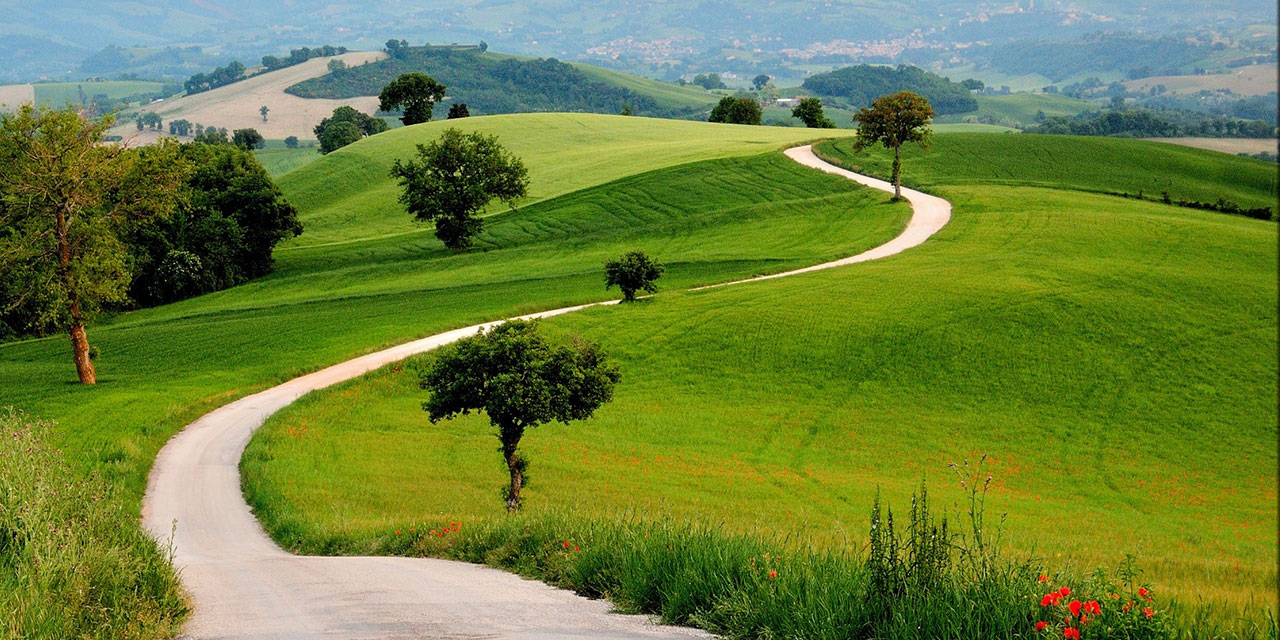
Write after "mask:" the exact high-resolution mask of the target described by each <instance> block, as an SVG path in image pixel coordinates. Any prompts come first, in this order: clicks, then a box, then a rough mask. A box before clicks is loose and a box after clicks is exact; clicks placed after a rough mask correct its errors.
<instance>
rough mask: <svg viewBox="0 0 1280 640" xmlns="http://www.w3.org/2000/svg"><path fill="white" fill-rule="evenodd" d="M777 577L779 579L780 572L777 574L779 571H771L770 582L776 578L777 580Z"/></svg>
mask: <svg viewBox="0 0 1280 640" xmlns="http://www.w3.org/2000/svg"><path fill="white" fill-rule="evenodd" d="M777 577H778V572H777V571H770V572H769V579H770V580H772V579H774V578H777Z"/></svg>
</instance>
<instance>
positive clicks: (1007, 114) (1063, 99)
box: [938, 93, 1090, 127]
mask: <svg viewBox="0 0 1280 640" xmlns="http://www.w3.org/2000/svg"><path fill="white" fill-rule="evenodd" d="M974 97H975V98H976V99H977V100H978V111H977V112H976V113H963V114H955V115H949V116H942V117H939V118H938V122H939V123H944V124H945V123H959V122H967V121H970V120H973V119H975V118H978V117H981V116H989V117H992V118H995V119H996V120H997V121H999V122H1001V123H1004V124H1011V125H1018V126H1026V127H1029V126H1032V125H1034V124H1036V114H1037V113H1039V112H1044V114H1045V115H1046V116H1074V115H1076V114H1078V113H1080V112H1081V111H1085V110H1087V109H1089V108H1090V104H1089V103H1088V102H1086V101H1084V100H1077V99H1075V98H1068V97H1067V96H1062V95H1050V94H1044V93H1015V94H1012V95H1007V96H1001V95H994V96H988V95H977V96H974Z"/></svg>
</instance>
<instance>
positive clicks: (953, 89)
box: [803, 64, 978, 114]
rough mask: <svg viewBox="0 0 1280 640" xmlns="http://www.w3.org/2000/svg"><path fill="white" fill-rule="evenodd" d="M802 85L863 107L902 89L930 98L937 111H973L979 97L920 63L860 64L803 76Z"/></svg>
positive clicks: (824, 94)
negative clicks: (917, 65) (922, 66)
mask: <svg viewBox="0 0 1280 640" xmlns="http://www.w3.org/2000/svg"><path fill="white" fill-rule="evenodd" d="M803 87H804V88H805V89H808V90H809V91H812V92H814V93H817V94H819V95H823V96H830V97H833V98H839V99H841V100H844V101H846V102H847V104H848V105H849V106H851V107H855V108H857V107H866V106H868V105H870V104H872V102H874V101H875V100H876V99H877V98H880V97H882V96H885V95H888V94H891V93H895V92H902V91H910V92H912V93H917V94H920V95H922V96H924V97H925V98H927V99H928V100H929V103H930V104H932V105H933V108H934V109H936V110H937V112H938V113H939V114H949V113H964V112H966V111H975V110H977V108H978V101H977V100H975V99H974V97H973V95H971V94H970V93H969V90H968V89H966V88H965V87H964V86H963V85H961V84H958V83H955V82H952V81H950V80H948V79H946V78H943V77H941V76H938V75H935V74H932V73H929V72H928V71H925V70H924V69H921V68H919V67H911V66H906V65H899V66H898V67H896V68H894V67H884V66H873V65H867V64H860V65H856V66H853V67H845V68H843V69H836V70H835V71H829V72H827V73H818V74H814V75H812V76H809V77H808V78H805V81H804V84H803Z"/></svg>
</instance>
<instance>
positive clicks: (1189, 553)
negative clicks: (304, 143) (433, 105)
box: [243, 135, 1277, 616]
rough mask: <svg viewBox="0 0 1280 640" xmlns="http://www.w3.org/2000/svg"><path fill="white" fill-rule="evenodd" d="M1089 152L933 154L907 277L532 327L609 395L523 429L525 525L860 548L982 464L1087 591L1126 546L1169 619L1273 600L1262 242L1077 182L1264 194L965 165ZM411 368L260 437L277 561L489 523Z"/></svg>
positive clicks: (1020, 545) (755, 290) (995, 144)
mask: <svg viewBox="0 0 1280 640" xmlns="http://www.w3.org/2000/svg"><path fill="white" fill-rule="evenodd" d="M1081 142H1082V141H1079V140H1076V139H1072V138H1051V137H1046V138H1040V137H1031V136H1026V137H1024V136H1005V135H996V136H991V135H986V136H981V135H955V136H939V138H938V144H937V146H936V147H935V150H934V151H933V152H932V154H931V155H930V159H931V163H932V164H928V165H926V163H925V162H923V161H922V160H920V159H918V158H915V159H913V163H911V164H908V165H907V166H908V172H909V173H908V175H909V176H920V179H921V181H922V182H925V183H927V184H929V185H931V188H932V190H934V191H936V192H938V193H940V194H941V195H943V196H944V197H947V198H948V199H950V200H952V201H953V202H954V203H955V205H956V209H955V217H954V219H953V222H952V223H951V224H950V225H949V226H948V227H947V228H946V229H944V230H943V231H942V232H941V233H940V234H939V235H938V236H936V237H935V238H934V239H932V240H930V241H929V243H927V244H926V245H924V246H922V247H919V248H917V249H913V250H912V251H910V252H908V253H906V254H903V255H902V256H898V257H895V258H891V259H888V260H884V261H882V262H877V263H871V264H866V265H859V266H855V267H850V268H845V269H839V270H833V271H828V272H821V273H815V274H810V275H807V276H803V277H800V278H791V279H787V280H778V281H771V282H767V283H760V284H753V285H747V286H741V287H735V288H730V289H722V290H712V291H707V292H699V293H680V292H676V291H674V290H675V289H677V287H675V286H670V287H669V288H670V289H672V290H673V291H671V292H668V293H664V294H661V295H659V296H658V298H657V299H656V300H654V301H652V302H648V303H642V304H637V305H633V306H628V307H621V308H605V309H599V310H590V311H587V312H583V313H580V314H574V315H570V316H564V317H561V318H557V319H554V320H552V321H548V322H547V323H546V325H547V326H548V328H549V329H551V330H552V331H553V332H555V333H556V334H560V335H567V334H569V333H575V334H582V335H585V336H587V337H589V338H591V339H594V340H598V341H600V342H602V343H603V344H604V345H605V346H606V347H607V348H608V350H609V351H610V352H612V353H613V354H614V355H615V356H616V357H617V358H618V360H619V361H620V363H621V364H622V368H623V372H624V376H625V378H624V382H623V384H622V385H621V386H619V388H618V392H617V396H616V399H615V401H614V402H613V403H612V404H611V405H609V406H607V407H606V408H605V409H604V410H602V411H601V412H599V414H598V415H597V417H596V418H595V419H593V420H591V421H589V422H587V423H585V424H583V425H577V426H573V427H568V428H566V427H562V426H548V427H543V428H540V429H538V430H536V431H534V432H532V433H531V434H530V435H528V436H527V437H526V439H525V442H524V444H523V446H524V447H525V451H526V453H527V455H528V457H529V458H530V459H531V460H532V464H533V476H534V478H535V479H534V483H533V485H532V487H531V488H530V489H529V493H528V497H529V502H528V505H527V507H528V508H529V509H530V510H532V511H534V512H535V513H548V514H558V513H565V512H566V511H570V510H571V511H572V513H574V514H575V515H576V516H581V517H604V518H616V517H620V516H622V517H627V518H636V519H640V520H644V519H662V518H672V519H674V520H676V521H686V520H691V521H696V522H702V523H706V524H709V525H711V526H713V527H723V528H724V529H725V530H727V531H737V532H748V533H755V534H759V535H763V536H766V537H774V536H791V539H792V541H793V542H794V541H796V540H802V541H805V542H806V543H811V544H813V545H814V546H817V547H819V548H824V547H825V548H847V547H854V548H858V547H860V545H862V544H863V541H864V540H865V533H864V529H865V521H866V510H867V508H868V505H869V504H870V502H871V498H872V496H873V495H874V493H875V492H876V490H877V488H879V489H881V490H883V491H884V492H885V493H886V496H887V497H888V498H890V499H891V500H892V501H894V502H895V503H897V504H902V502H903V500H904V499H905V497H906V496H907V495H908V493H909V491H910V490H911V489H912V488H913V486H914V485H915V484H916V483H918V482H919V480H920V478H921V477H922V476H927V477H928V478H929V479H930V481H931V485H932V488H933V490H934V491H935V492H936V495H938V496H939V497H940V499H941V500H944V501H946V503H947V504H948V505H954V504H955V503H956V501H957V500H958V499H959V492H958V490H957V489H956V487H955V486H954V483H952V482H951V478H950V474H949V472H948V470H947V468H946V464H947V463H948V462H950V461H957V462H958V461H960V460H962V459H966V458H967V459H975V458H977V457H978V456H980V455H982V454H983V453H987V454H990V455H991V456H992V458H993V463H992V472H993V474H994V476H995V483H996V484H995V490H994V493H993V496H992V499H991V503H990V504H989V508H990V509H992V510H995V511H998V512H1000V513H1007V514H1008V520H1007V522H1006V524H1005V534H1006V536H1007V538H1006V539H1007V542H1008V543H1009V544H1010V545H1011V546H1012V547H1013V548H1014V549H1016V550H1018V551H1019V552H1021V553H1033V554H1036V555H1038V556H1040V557H1042V558H1044V559H1045V560H1046V562H1047V563H1048V564H1049V565H1050V566H1052V567H1062V566H1068V565H1070V566H1073V567H1075V568H1077V569H1081V570H1084V571H1088V570H1089V569H1091V568H1092V567H1094V566H1098V565H1107V566H1115V565H1116V564H1117V563H1118V562H1119V561H1120V560H1122V559H1123V557H1124V555H1125V554H1127V553H1136V554H1137V555H1138V556H1139V558H1140V561H1141V563H1142V566H1143V567H1144V568H1145V570H1146V572H1147V573H1146V574H1145V576H1144V577H1145V579H1148V580H1151V581H1153V582H1155V583H1156V584H1157V585H1159V586H1160V587H1161V589H1163V590H1165V592H1166V593H1174V594H1176V595H1177V596H1178V597H1179V598H1180V599H1182V600H1183V601H1190V602H1196V601H1199V600H1203V601H1205V602H1209V603H1214V604H1217V605H1220V606H1222V607H1224V609H1222V610H1223V611H1226V612H1228V613H1227V614H1225V615H1228V616H1229V615H1230V613H1229V612H1230V611H1231V610H1232V608H1233V607H1242V606H1246V605H1248V604H1250V603H1252V604H1253V605H1267V604H1269V603H1271V602H1272V601H1273V600H1274V596H1275V585H1276V572H1275V561H1276V556H1275V547H1276V536H1275V528H1276V512H1275V510H1274V508H1273V506H1274V504H1275V468H1276V462H1277V461H1276V454H1275V450H1274V446H1273V445H1274V442H1275V438H1276V426H1275V425H1276V410H1275V405H1274V397H1275V394H1276V383H1275V379H1276V373H1277V364H1276V357H1275V352H1276V334H1275V327H1276V301H1277V291H1276V282H1275V278H1274V265H1275V261H1276V258H1277V254H1276V242H1275V233H1276V228H1275V225H1274V223H1269V222H1260V221H1255V220H1249V219H1245V218H1241V217H1235V216H1227V215H1221V214H1214V213H1205V212H1198V211H1191V210H1186V209H1181V208H1177V207H1170V206H1166V205H1161V204H1156V203H1147V202H1138V201H1134V200H1126V199H1122V198H1116V197H1110V196H1105V195H1099V194H1094V193H1088V192H1087V191H1092V190H1095V189H1098V188H1099V187H1098V185H1095V184H1093V182H1092V180H1093V179H1100V178H1101V177H1103V176H1104V174H1106V177H1107V179H1108V180H1109V182H1106V183H1105V184H1104V185H1103V187H1106V188H1116V189H1121V190H1123V189H1129V190H1136V189H1135V186H1136V185H1140V184H1145V183H1146V181H1148V180H1152V179H1155V178H1156V177H1158V176H1164V175H1169V174H1168V172H1169V171H1170V170H1171V168H1175V169H1177V170H1185V171H1189V172H1192V173H1199V174H1201V175H1200V177H1199V178H1197V179H1196V180H1194V181H1193V180H1190V179H1189V180H1187V181H1185V184H1186V185H1188V188H1190V189H1192V190H1193V191H1196V192H1200V191H1215V192H1216V191H1233V192H1235V193H1236V194H1237V196H1238V197H1242V196H1245V195H1250V194H1251V197H1254V198H1257V199H1263V198H1265V194H1266V193H1269V192H1270V193H1274V189H1275V183H1274V174H1272V182H1271V183H1270V184H1269V185H1267V184H1265V181H1264V183H1262V184H1258V185H1255V186H1254V187H1253V188H1252V190H1250V189H1249V186H1248V185H1250V184H1252V183H1250V182H1249V181H1248V180H1239V178H1240V176H1241V175H1242V174H1244V175H1247V174H1248V170H1249V169H1250V168H1252V167H1253V166H1254V165H1253V164H1252V163H1250V162H1248V161H1244V160H1237V159H1232V158H1227V157H1224V156H1221V155H1202V154H1197V155H1196V156H1193V158H1196V159H1197V160H1196V162H1191V161H1189V160H1188V159H1187V157H1184V156H1182V155H1180V154H1176V153H1174V154H1168V155H1162V153H1163V151H1164V150H1165V149H1164V148H1162V147H1156V146H1152V145H1142V144H1141V143H1139V144H1138V145H1137V146H1135V147H1130V146H1129V145H1127V144H1123V143H1122V142H1123V141H1112V140H1104V141H1102V144H1103V145H1104V146H1103V147H1101V148H1103V149H1105V148H1107V146H1114V147H1115V148H1114V149H1112V154H1111V155H1105V154H1104V155H1102V156H1101V157H1104V158H1107V159H1108V160H1112V159H1116V160H1117V161H1120V162H1126V163H1129V162H1131V161H1132V160H1133V159H1135V158H1138V157H1144V158H1147V159H1148V162H1146V163H1142V164H1136V165H1135V164H1130V165H1128V166H1125V170H1124V171H1112V172H1104V171H1102V170H1099V171H1098V173H1097V174H1096V176H1094V177H1091V176H1090V174H1087V173H1084V174H1081V175H1079V176H1078V177H1075V178H1072V179H1067V178H1068V177H1067V176H1063V175H1060V174H1057V173H1054V172H1053V171H1052V170H1050V169H1049V168H1048V167H1049V166H1050V165H1045V166H1042V165H1039V164H1036V163H1030V162H1017V161H1011V162H1009V163H1008V164H1009V166H1014V167H1016V168H1017V169H1018V170H1017V171H1015V172H1013V173H1008V172H1007V169H1008V167H1006V166H1005V165H1004V164H1001V163H986V164H985V165H982V166H985V167H986V168H987V170H988V172H989V173H988V174H986V175H985V176H984V175H983V174H981V173H980V172H979V171H978V170H977V169H974V168H973V167H972V165H973V163H972V158H973V157H974V154H975V153H978V152H981V153H983V154H987V153H990V154H1000V153H1008V154H1010V155H1012V156H1014V157H1015V158H1017V157H1021V156H1022V155H1025V154H1027V153H1028V147H1026V146H1025V145H1026V144H1036V145H1038V147H1035V148H1038V149H1039V150H1040V152H1041V153H1043V152H1045V151H1052V152H1054V153H1055V154H1057V155H1058V156H1059V157H1064V158H1070V157H1072V155H1073V154H1076V153H1080V154H1088V153H1092V154H1094V155H1095V157H1097V156H1098V149H1099V148H1098V147H1094V148H1085V149H1078V148H1076V145H1077V144H1078V143H1081ZM1083 142H1086V143H1089V144H1093V142H1094V141H1093V140H1092V139H1090V140H1085V141H1083ZM1116 143H1122V144H1116ZM1005 145H1013V146H1005ZM961 150H967V152H965V153H961V152H960V151H961ZM1130 153H1133V154H1134V155H1133V157H1130V156H1129V155H1127V154H1130ZM876 155H877V157H876V159H875V161H874V162H883V161H884V155H883V154H876ZM1030 155H1031V156H1034V155H1035V154H1034V153H1031V154H1030ZM1152 156H1160V157H1158V158H1154V159H1153V158H1152ZM1213 161H1220V162H1222V163H1223V164H1224V166H1222V167H1219V169H1220V170H1219V171H1206V170H1207V169H1211V168H1213V167H1214V166H1215V165H1213V164H1212V162H1213ZM1188 162H1191V164H1187V163H1188ZM1200 162H1202V163H1204V164H1197V163H1200ZM1258 164H1261V163H1258ZM313 166H315V167H317V168H318V167H322V166H323V165H313ZM925 166H928V167H930V170H929V171H928V172H926V171H925V170H924V167H925ZM971 180H972V181H974V182H977V183H979V185H980V186H972V185H970V184H969V183H970V181H971ZM1019 181H1024V182H1026V183H1028V184H1032V185H1036V186H1013V185H1014V184H1015V183H1017V182H1019ZM1183 183H1184V182H1183V181H1179V184H1183ZM1045 185H1055V186H1056V188H1046V187H1045ZM1268 189H1270V191H1268ZM1081 190H1084V191H1081ZM1242 199H1243V198H1242ZM552 202H554V201H552ZM659 255H661V253H659ZM673 284H674V283H673ZM427 357H429V356H427ZM413 368H414V365H411V366H409V367H406V368H404V369H403V370H400V371H393V370H390V369H384V370H382V371H380V372H377V373H374V374H371V375H370V376H368V377H366V378H365V379H362V380H359V381H355V382H352V383H348V384H346V385H342V386H341V387H338V388H335V389H333V390H330V391H325V392H320V393H316V394H313V395H311V396H308V397H307V398H305V399H303V400H302V401H300V402H299V403H297V404H295V405H293V406H292V407H290V408H289V409H286V410H285V411H284V412H282V413H281V414H279V415H278V416H276V417H275V418H273V419H271V420H270V421H269V422H268V424H267V426H266V427H265V428H264V429H263V431H261V432H259V435H258V436H257V437H255V439H254V441H253V442H252V443H251V445H250V452H249V455H248V456H247V457H246V461H245V463H244V466H243V469H244V471H245V474H246V486H247V488H248V491H249V492H250V494H251V495H252V496H253V500H254V501H255V504H256V506H257V508H258V510H259V514H260V516H261V517H263V519H264V521H265V523H266V524H267V527H268V529H269V530H271V531H272V532H273V533H274V534H275V535H276V536H277V538H278V539H280V540H281V541H282V542H283V543H284V544H286V545H290V546H293V547H295V548H300V549H304V550H308V551H312V552H319V551H327V552H334V551H340V552H357V553H358V552H370V551H378V550H379V549H382V548H383V547H381V546H380V545H382V544H383V543H384V542H385V541H386V540H387V536H388V535H389V532H390V531H392V530H394V529H400V528H408V527H411V526H419V527H426V526H439V524H440V523H443V522H447V521H450V520H462V521H464V522H470V523H478V522H483V521H486V520H487V519H488V518H493V517H499V516H500V514H501V503H500V501H499V500H498V499H497V498H496V495H497V488H498V486H499V485H500V484H501V480H502V472H501V471H502V470H501V468H500V461H499V459H498V457H497V455H496V454H494V452H493V449H494V446H495V444H494V440H493V436H492V435H491V434H490V427H489V426H488V425H487V422H486V421H485V420H484V419H483V418H481V417H475V416H472V417H468V418H462V419H458V420H454V421H450V422H447V423H441V424H439V425H430V424H429V423H428V422H427V421H426V419H425V414H423V413H422V411H421V410H420V404H421V402H422V400H423V399H424V397H423V392H422V391H420V390H419V389H418V388H417V384H416V383H417V380H416V378H415V377H414V375H413V373H412V371H413ZM388 451H395V452H396V453H395V455H393V456H388V455H386V452H388Z"/></svg>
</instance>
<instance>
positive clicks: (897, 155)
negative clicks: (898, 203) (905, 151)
mask: <svg viewBox="0 0 1280 640" xmlns="http://www.w3.org/2000/svg"><path fill="white" fill-rule="evenodd" d="M893 197H895V198H901V197H902V145H898V146H896V147H894V148H893Z"/></svg>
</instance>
